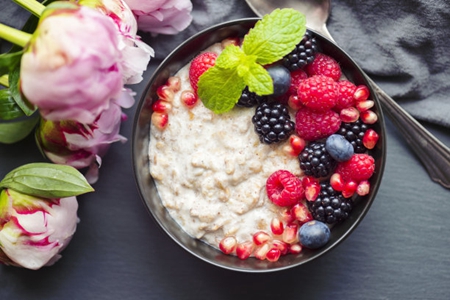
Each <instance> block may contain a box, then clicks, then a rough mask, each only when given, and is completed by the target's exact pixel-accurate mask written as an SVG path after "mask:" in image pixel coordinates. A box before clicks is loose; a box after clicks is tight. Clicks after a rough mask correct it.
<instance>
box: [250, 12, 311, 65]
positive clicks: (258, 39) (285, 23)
mask: <svg viewBox="0 0 450 300" xmlns="http://www.w3.org/2000/svg"><path fill="white" fill-rule="evenodd" d="M305 32H306V18H305V16H304V15H303V14H302V13H300V12H299V11H296V10H294V9H290V8H287V9H276V10H274V11H273V12H272V13H270V14H268V15H265V16H264V17H263V18H262V20H260V21H258V22H257V23H256V25H255V27H253V28H252V29H250V31H249V33H248V34H247V35H246V36H245V38H244V41H243V44H242V49H243V51H244V52H245V54H247V55H255V56H257V57H258V59H257V61H256V62H257V63H259V64H262V65H266V64H271V63H273V62H275V61H277V60H280V59H281V58H282V57H283V56H284V55H286V54H288V53H289V52H291V51H292V50H293V49H294V47H295V46H296V45H297V44H298V43H299V42H300V41H301V39H302V37H303V35H304V34H305Z"/></svg>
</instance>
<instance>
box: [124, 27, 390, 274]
mask: <svg viewBox="0 0 450 300" xmlns="http://www.w3.org/2000/svg"><path fill="white" fill-rule="evenodd" d="M258 20H259V18H247V19H240V20H235V21H230V22H225V23H222V24H218V25H215V26H212V27H210V28H208V29H206V30H203V31H202V32H200V33H198V34H196V35H195V36H193V37H191V38H190V39H188V40H186V41H185V42H184V43H183V44H181V45H180V46H179V47H178V48H176V49H175V50H174V51H173V52H172V53H171V54H170V55H169V56H168V57H167V58H166V59H165V60H164V61H163V62H162V63H161V65H160V66H159V67H158V68H157V69H156V71H155V72H154V74H153V75H152V77H151V79H150V81H149V82H148V84H147V86H146V88H145V90H144V92H143V95H142V98H141V99H140V102H139V104H138V107H137V111H136V116H135V120H134V130H133V136H132V148H133V166H134V173H135V177H136V181H137V185H138V188H139V191H140V195H141V197H142V200H143V201H144V204H145V206H146V207H147V208H148V211H149V212H150V214H151V215H152V217H153V218H154V220H155V221H156V222H157V223H158V225H159V226H160V227H161V228H162V229H163V230H164V231H165V232H166V233H167V234H168V235H169V236H170V237H171V238H172V239H173V240H174V241H175V242H176V243H177V244H178V245H180V246H181V247H182V248H184V249H185V250H186V251H188V252H189V253H191V254H192V255H194V256H196V257H198V258H200V259H202V260H204V261H206V262H208V263H211V264H213V265H216V266H219V267H222V268H225V269H230V270H235V271H242V272H251V273H262V272H271V271H279V270H284V269H288V268H292V267H295V266H299V265H302V264H304V263H307V262H309V261H312V260H313V259H315V258H317V257H319V256H322V255H324V254H326V253H328V252H329V251H330V250H331V249H333V248H335V247H336V246H337V245H338V244H339V243H341V242H342V241H344V240H345V238H346V237H348V236H349V235H350V234H351V232H352V231H353V230H354V229H355V228H356V227H357V226H358V224H359V223H360V222H361V220H362V219H363V218H364V216H365V215H366V213H367V212H368V210H369V208H370V206H371V204H372V202H373V201H374V199H375V196H376V194H377V191H378V188H379V186H380V183H381V179H382V176H383V170H384V164H385V160H386V154H385V153H386V142H385V137H386V135H385V125H384V119H383V115H382V113H381V108H380V103H379V101H378V99H377V98H376V94H375V93H374V91H373V89H372V88H371V86H370V85H369V83H368V82H367V80H366V78H365V77H364V75H363V73H362V71H361V69H360V68H359V67H358V66H357V65H356V63H355V62H354V61H353V60H352V59H351V58H350V57H349V56H348V55H347V54H346V53H345V52H344V51H343V50H342V49H341V48H339V47H338V46H336V45H335V44H334V43H332V42H330V41H329V40H327V39H326V38H325V37H323V36H321V35H320V34H318V33H316V35H317V39H318V41H319V43H320V45H321V52H323V53H325V54H328V55H330V56H332V57H334V58H335V59H336V60H337V61H338V62H339V63H340V65H341V68H342V70H343V73H344V74H345V75H346V77H347V78H348V79H349V80H350V81H352V82H354V83H355V84H356V85H359V84H364V85H366V86H368V87H369V89H370V92H371V97H372V99H373V100H374V101H375V107H374V108H373V110H374V111H375V112H376V113H377V114H378V122H377V123H376V124H375V128H374V129H375V130H376V131H377V132H378V134H379V135H380V139H379V141H378V143H377V146H376V148H375V149H373V150H371V154H372V156H373V157H374V158H375V160H376V170H375V173H374V175H373V176H372V178H371V179H370V183H371V192H370V194H369V195H367V196H364V197H358V198H357V199H356V201H357V204H356V205H355V207H354V209H353V211H352V213H351V215H350V217H349V218H348V219H347V220H345V221H344V222H343V223H341V224H339V225H337V226H335V227H334V228H333V229H332V231H331V232H332V233H331V239H330V241H329V242H328V244H326V246H324V247H323V248H320V249H317V250H308V249H303V251H302V252H301V253H300V254H298V255H292V254H288V255H285V256H282V257H280V259H279V260H278V261H277V262H268V261H266V260H265V261H261V260H257V259H255V258H249V259H247V260H240V259H239V258H237V257H236V256H231V255H225V254H223V253H222V252H221V251H219V250H216V249H215V248H213V247H211V246H209V245H207V244H205V243H203V242H202V241H200V240H198V239H195V238H192V237H191V236H189V235H188V234H187V233H185V232H184V231H183V230H181V228H180V227H179V225H178V224H177V223H176V222H175V221H174V220H173V219H172V217H171V216H170V215H169V213H168V211H167V210H166V208H165V207H164V206H163V205H162V202H161V200H160V197H159V195H158V191H157V189H156V187H155V183H154V180H153V178H152V177H151V175H150V173H149V158H148V145H149V138H150V124H151V115H152V110H151V106H152V103H153V102H154V101H156V100H157V98H158V97H157V96H156V90H157V87H158V86H160V85H162V84H164V83H165V82H166V80H167V79H168V78H169V77H170V76H173V75H175V73H176V72H177V71H178V70H179V69H181V68H182V67H183V66H184V65H186V64H187V63H189V62H190V60H192V59H193V58H194V56H195V55H197V54H198V53H199V52H200V51H202V50H204V49H206V48H207V47H209V46H210V45H212V44H213V43H216V42H220V41H222V40H223V39H225V38H227V37H234V36H236V35H238V36H243V35H244V34H245V33H247V32H248V30H249V29H250V28H251V27H253V26H254V24H255V23H256V21H258Z"/></svg>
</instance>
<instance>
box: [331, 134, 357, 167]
mask: <svg viewBox="0 0 450 300" xmlns="http://www.w3.org/2000/svg"><path fill="white" fill-rule="evenodd" d="M325 149H327V151H328V153H329V154H330V155H331V157H333V158H334V159H335V160H336V161H339V162H341V161H347V160H349V159H350V158H351V157H352V155H353V153H354V150H353V146H352V144H350V142H349V141H347V140H346V139H345V138H344V137H343V136H342V135H340V134H332V135H330V136H329V137H328V138H327V140H326V142H325Z"/></svg>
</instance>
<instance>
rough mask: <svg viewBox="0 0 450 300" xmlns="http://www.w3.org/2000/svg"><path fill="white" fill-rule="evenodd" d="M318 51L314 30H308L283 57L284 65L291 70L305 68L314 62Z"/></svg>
mask: <svg viewBox="0 0 450 300" xmlns="http://www.w3.org/2000/svg"><path fill="white" fill-rule="evenodd" d="M317 51H318V45H317V41H316V37H315V35H314V33H313V32H312V31H309V30H306V33H305V35H304V36H303V39H302V40H301V41H300V43H298V44H297V46H295V48H294V50H292V51H291V52H290V53H289V54H287V55H285V56H284V57H283V65H284V66H285V67H286V68H288V69H289V70H290V71H295V70H298V69H301V68H303V67H304V66H306V65H307V64H309V63H311V62H313V60H314V57H315V56H316V53H317Z"/></svg>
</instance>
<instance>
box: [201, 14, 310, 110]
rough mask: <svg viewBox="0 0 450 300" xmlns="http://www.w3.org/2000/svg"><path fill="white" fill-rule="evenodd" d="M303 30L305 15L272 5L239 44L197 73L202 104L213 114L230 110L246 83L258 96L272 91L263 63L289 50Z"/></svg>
mask: <svg viewBox="0 0 450 300" xmlns="http://www.w3.org/2000/svg"><path fill="white" fill-rule="evenodd" d="M305 32H306V18H305V16H304V15H303V14H302V13H300V12H299V11H296V10H294V9H291V8H285V9H276V10H274V11H273V12H272V13H270V14H268V15H266V16H264V17H263V18H262V19H261V20H259V21H258V22H256V24H255V26H254V27H253V28H252V29H250V31H249V32H248V34H247V35H245V37H244V40H243V42H242V47H241V48H240V47H238V46H235V45H229V46H227V47H226V48H225V49H224V50H223V51H222V53H221V54H220V55H219V56H218V57H217V59H216V63H215V65H214V66H213V67H211V68H209V69H208V70H207V71H206V72H205V73H203V74H202V75H201V76H200V78H199V82H198V96H199V98H200V99H201V100H202V102H203V104H204V105H205V107H207V108H209V109H210V110H212V111H213V112H215V113H217V114H219V113H224V112H227V111H229V110H231V109H232V108H233V107H234V106H235V105H236V103H237V102H238V100H239V97H240V95H241V93H242V90H243V89H244V88H245V87H246V86H248V88H249V90H250V91H251V92H254V93H256V94H258V95H260V96H264V95H270V94H272V93H273V82H272V78H271V77H270V75H269V72H267V70H266V69H265V68H264V65H268V64H271V63H274V62H276V61H278V60H280V59H281V58H283V56H285V55H286V54H288V53H289V52H291V51H292V50H293V49H294V48H295V46H296V45H297V44H298V43H299V42H300V40H301V39H302V38H303V35H304V34H305Z"/></svg>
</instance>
